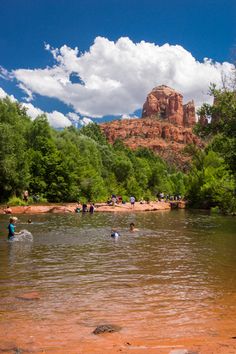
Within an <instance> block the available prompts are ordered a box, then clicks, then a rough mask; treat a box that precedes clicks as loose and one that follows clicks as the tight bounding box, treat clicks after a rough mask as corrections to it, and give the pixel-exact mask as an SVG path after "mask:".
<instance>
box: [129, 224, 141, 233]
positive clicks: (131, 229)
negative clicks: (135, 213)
mask: <svg viewBox="0 0 236 354" xmlns="http://www.w3.org/2000/svg"><path fill="white" fill-rule="evenodd" d="M129 231H130V232H135V231H139V229H136V228H135V225H134V223H133V222H131V223H130V225H129Z"/></svg>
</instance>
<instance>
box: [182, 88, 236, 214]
mask: <svg viewBox="0 0 236 354" xmlns="http://www.w3.org/2000/svg"><path fill="white" fill-rule="evenodd" d="M210 93H211V95H212V96H213V97H214V104H213V105H212V106H211V105H208V104H204V105H203V106H202V107H201V109H200V110H199V114H200V115H201V116H202V117H205V118H207V119H208V123H207V124H203V125H201V124H197V126H196V128H195V132H196V133H197V134H199V135H200V136H201V137H202V138H204V139H205V140H206V143H207V144H206V148H205V151H195V152H194V153H193V167H192V170H191V172H190V174H189V187H188V192H187V196H188V199H189V200H190V202H191V205H195V206H197V207H202V206H204V207H211V206H218V207H219V208H220V210H221V211H223V212H225V213H232V212H235V211H236V191H235V190H236V93H235V91H234V90H227V89H222V90H217V89H216V88H215V87H214V86H212V87H211V89H210Z"/></svg>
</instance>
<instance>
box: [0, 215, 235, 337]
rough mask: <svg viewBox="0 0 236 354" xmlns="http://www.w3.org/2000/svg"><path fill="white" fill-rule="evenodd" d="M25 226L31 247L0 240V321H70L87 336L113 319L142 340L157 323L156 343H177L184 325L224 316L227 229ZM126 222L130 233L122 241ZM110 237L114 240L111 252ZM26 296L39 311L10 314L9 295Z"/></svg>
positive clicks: (229, 263) (109, 220)
mask: <svg viewBox="0 0 236 354" xmlns="http://www.w3.org/2000/svg"><path fill="white" fill-rule="evenodd" d="M27 218H28V217H27ZM31 218H32V220H33V221H34V222H33V223H32V224H30V225H29V226H27V229H28V230H29V231H30V232H31V233H32V234H33V237H34V241H33V242H32V243H30V242H29V243H17V244H14V245H10V244H8V243H7V242H5V240H3V238H1V240H0V262H1V269H2V271H1V273H0V284H1V290H0V291H1V299H0V307H1V314H2V315H3V314H4V316H5V317H6V318H8V317H9V316H10V318H14V316H25V314H28V316H39V317H40V318H54V317H55V316H56V317H57V316H63V315H64V316H66V315H67V314H68V313H72V312H73V314H78V315H79V318H80V321H79V322H80V324H84V325H88V326H90V325H91V326H92V324H94V322H95V319H96V320H98V319H100V320H104V319H106V318H108V317H110V316H112V318H113V319H114V320H117V321H118V322H121V321H122V322H124V323H125V325H126V326H128V327H130V328H131V329H132V328H133V327H134V326H136V327H137V326H140V327H142V330H143V331H144V333H145V330H146V331H147V335H148V326H149V331H150V327H151V330H152V331H154V330H155V328H156V326H157V323H158V326H160V323H161V325H162V328H163V333H165V331H168V333H170V334H171V330H172V332H173V328H174V329H175V333H179V334H181V332H182V330H183V325H184V326H185V327H184V328H185V331H186V330H187V331H189V332H191V331H192V326H193V324H195V325H196V326H198V325H199V324H201V325H203V323H206V321H209V320H210V319H214V318H216V317H217V316H219V313H220V314H221V315H222V316H226V313H227V311H228V308H229V307H228V303H227V301H229V299H230V296H229V295H231V296H232V298H234V291H235V288H236V276H235V275H236V274H235V272H236V271H235V269H236V254H235V246H236V239H235V226H236V221H235V219H233V218H227V217H220V216H211V215H208V214H206V213H199V212H198V213H197V212H186V211H173V212H153V213H137V214H135V213H130V214H125V215H123V214H105V213H104V214H102V213H97V214H96V213H95V214H93V215H89V214H88V215H87V214H86V215H84V216H82V215H81V214H69V215H43V216H41V215H38V216H35V215H34V216H32V217H31ZM21 219H22V220H23V221H24V217H23V216H22V218H21ZM0 221H1V226H2V228H3V227H4V223H6V220H5V219H4V217H1V219H0ZM23 221H22V222H23ZM130 222H134V223H135V225H136V226H137V227H138V228H139V231H138V232H136V233H130V232H129V224H130ZM112 227H116V228H118V229H119V232H120V234H121V237H119V239H118V240H116V242H114V240H113V239H112V238H111V237H110V231H111V228H112ZM32 290H37V291H39V292H40V294H42V298H43V301H39V302H38V304H37V306H34V304H31V303H27V304H26V303H23V304H22V303H21V306H17V307H16V308H14V309H12V305H13V304H14V302H15V297H16V295H17V294H18V293H20V292H27V291H32ZM224 299H225V300H224ZM224 301H226V302H224ZM230 312H231V314H232V313H235V307H233V308H232V306H231V305H230ZM147 319H148V324H149V325H148V326H147ZM196 328H197V327H195V330H196ZM199 331H200V327H199ZM163 335H164V334H163Z"/></svg>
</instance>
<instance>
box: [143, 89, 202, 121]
mask: <svg viewBox="0 0 236 354" xmlns="http://www.w3.org/2000/svg"><path fill="white" fill-rule="evenodd" d="M150 116H155V117H157V118H159V119H161V120H164V121H167V122H170V123H172V124H175V125H178V126H185V127H192V126H193V125H194V124H195V123H196V117H195V107H194V102H193V101H191V102H188V103H187V104H185V105H183V96H182V95H181V94H180V93H178V92H176V91H175V90H173V89H172V88H170V87H168V86H165V85H161V86H158V87H155V88H154V89H153V90H152V91H151V92H150V93H149V94H148V96H147V99H146V102H145V103H144V105H143V112H142V117H143V118H145V117H150Z"/></svg>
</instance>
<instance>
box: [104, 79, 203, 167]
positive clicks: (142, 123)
mask: <svg viewBox="0 0 236 354" xmlns="http://www.w3.org/2000/svg"><path fill="white" fill-rule="evenodd" d="M182 101H183V97H182V95H181V94H179V93H177V92H176V91H174V90H173V89H171V88H169V87H167V86H164V85H162V86H159V87H156V88H155V89H153V90H152V92H151V93H150V94H149V95H148V96H147V100H146V102H145V103H144V105H143V113H142V118H139V119H125V120H116V121H112V122H109V123H103V124H101V125H100V127H101V129H102V131H103V132H104V134H105V135H106V137H107V139H108V141H109V142H110V143H114V141H115V140H116V139H121V140H122V141H123V142H124V144H125V145H127V146H129V147H130V148H131V149H136V148H138V147H147V148H150V149H152V150H153V151H155V152H156V153H158V154H159V155H160V156H161V157H163V158H164V159H165V160H167V161H168V162H170V163H174V164H175V165H178V166H180V167H182V168H186V167H187V165H188V162H189V160H190V156H188V155H187V154H186V153H185V152H184V148H185V147H186V145H188V144H194V145H197V146H199V147H202V146H203V143H202V142H201V140H200V139H199V138H198V137H197V136H196V135H194V134H193V132H192V127H193V125H194V124H195V107H194V103H193V101H192V102H189V103H187V104H186V105H183V104H182Z"/></svg>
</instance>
